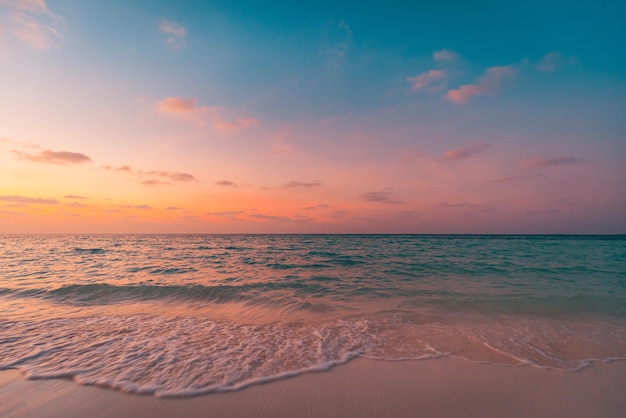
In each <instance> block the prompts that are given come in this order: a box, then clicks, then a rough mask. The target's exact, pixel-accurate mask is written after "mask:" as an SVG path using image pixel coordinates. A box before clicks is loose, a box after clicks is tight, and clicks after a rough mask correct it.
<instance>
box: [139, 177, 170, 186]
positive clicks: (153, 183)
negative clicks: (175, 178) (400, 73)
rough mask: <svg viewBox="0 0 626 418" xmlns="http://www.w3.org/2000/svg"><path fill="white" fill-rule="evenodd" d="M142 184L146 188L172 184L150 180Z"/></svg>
mask: <svg viewBox="0 0 626 418" xmlns="http://www.w3.org/2000/svg"><path fill="white" fill-rule="evenodd" d="M141 184H143V185H144V186H161V185H164V184H170V183H168V182H167V181H162V180H156V179H149V180H144V181H142V182H141Z"/></svg>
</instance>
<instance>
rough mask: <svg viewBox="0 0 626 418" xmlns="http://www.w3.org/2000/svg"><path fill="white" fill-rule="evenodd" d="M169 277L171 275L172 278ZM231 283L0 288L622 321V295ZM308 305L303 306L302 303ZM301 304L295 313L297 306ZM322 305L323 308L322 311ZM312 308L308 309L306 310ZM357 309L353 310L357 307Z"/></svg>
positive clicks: (77, 295) (80, 298) (90, 300)
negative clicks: (378, 305)
mask: <svg viewBox="0 0 626 418" xmlns="http://www.w3.org/2000/svg"><path fill="white" fill-rule="evenodd" d="M172 274H175V273H172ZM230 283H237V284H216V285H213V286H208V285H201V284H189V285H160V284H148V283H143V284H137V285H115V284H109V283H90V284H74V285H67V286H62V287H59V288H56V289H41V288H30V289H14V288H0V296H2V297H17V298H20V297H26V298H41V299H47V300H52V301H54V302H56V303H64V304H81V305H106V304H115V303H120V302H132V301H133V300H137V301H156V302H158V301H164V300H168V301H177V302H180V303H186V302H194V303H195V302H204V303H228V302H251V303H259V304H263V305H267V306H285V303H287V304H289V305H290V306H292V307H294V308H296V309H303V310H308V308H307V306H308V305H306V303H309V302H310V301H312V300H316V301H317V302H316V304H315V305H316V306H317V305H319V306H320V308H319V309H320V310H321V311H332V310H333V309H334V308H335V307H336V306H340V305H344V304H345V303H346V302H349V303H350V304H351V306H353V307H354V308H357V307H358V306H362V307H363V309H367V307H368V304H369V302H370V301H372V300H375V301H378V302H381V301H387V302H386V303H387V304H389V306H392V307H395V308H398V309H409V310H414V309H422V308H430V309H435V310H437V311H440V312H442V313H446V312H447V313H478V314H484V315H522V316H523V315H534V316H538V317H559V316H561V317H569V318H576V317H582V316H589V315H598V316H603V317H610V318H626V296H622V295H610V296H609V295H584V294H582V295H570V296H562V295H535V294H531V293H522V292H519V293H518V294H516V295H497V294H496V295H494V294H475V295H471V294H469V295H468V294H462V293H456V292H452V291H444V290H435V291H427V290H412V291H405V290H402V289H401V288H395V289H394V288H387V287H385V286H383V284H384V283H383V284H381V285H379V286H367V285H364V284H362V285H361V286H350V285H349V284H342V283H338V282H337V281H336V280H335V279H334V278H332V277H327V276H314V277H311V278H310V279H308V280H286V281H282V282H278V281H272V282H255V283H239V282H238V281H237V280H230ZM307 300H308V301H309V302H306V301H307ZM302 301H305V304H304V305H303V306H302V307H301V308H300V307H298V306H299V304H301V303H302ZM322 306H323V307H322ZM315 309H317V308H315V307H312V308H311V310H315ZM357 309H358V308H357Z"/></svg>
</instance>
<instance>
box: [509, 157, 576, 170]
mask: <svg viewBox="0 0 626 418" xmlns="http://www.w3.org/2000/svg"><path fill="white" fill-rule="evenodd" d="M585 161H586V160H585V159H583V158H574V157H565V156H564V157H549V158H541V157H533V158H528V159H526V160H523V161H520V163H519V167H520V168H538V167H550V166H559V165H568V164H577V163H583V162H585Z"/></svg>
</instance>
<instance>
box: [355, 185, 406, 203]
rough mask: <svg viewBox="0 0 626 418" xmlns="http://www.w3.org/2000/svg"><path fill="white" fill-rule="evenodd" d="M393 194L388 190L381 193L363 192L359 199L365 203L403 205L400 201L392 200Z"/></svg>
mask: <svg viewBox="0 0 626 418" xmlns="http://www.w3.org/2000/svg"><path fill="white" fill-rule="evenodd" d="M392 195H393V193H392V192H391V190H390V189H389V188H387V189H386V190H384V191H382V192H365V193H361V199H363V200H365V201H366V202H379V203H404V202H403V201H402V200H397V199H393V198H392Z"/></svg>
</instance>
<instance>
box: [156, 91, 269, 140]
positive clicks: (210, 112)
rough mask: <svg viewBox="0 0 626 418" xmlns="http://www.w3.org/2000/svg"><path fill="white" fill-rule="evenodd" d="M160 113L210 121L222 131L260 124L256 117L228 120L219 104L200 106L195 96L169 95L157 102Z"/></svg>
mask: <svg viewBox="0 0 626 418" xmlns="http://www.w3.org/2000/svg"><path fill="white" fill-rule="evenodd" d="M156 108H157V110H158V111H159V113H162V114H166V115H172V116H176V117H179V118H181V119H185V120H188V121H194V122H196V123H198V124H200V125H205V124H206V123H207V122H210V124H211V126H213V128H214V129H215V130H216V131H218V132H221V133H237V132H239V131H241V130H243V129H245V128H248V127H252V126H256V125H258V123H259V121H258V120H257V119H255V118H250V117H249V118H238V119H235V120H228V119H226V118H224V117H223V116H222V113H224V109H222V108H220V107H217V106H198V104H197V100H196V99H195V98H185V97H167V98H165V99H163V100H161V101H160V102H158V103H157V104H156Z"/></svg>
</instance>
